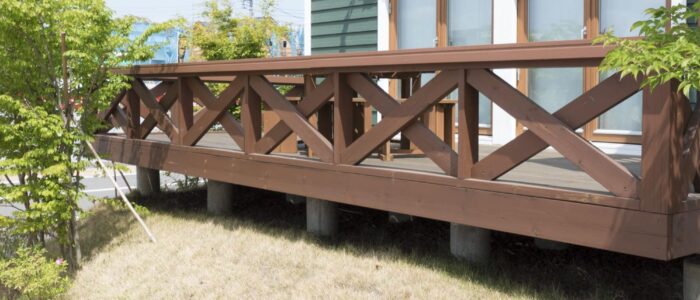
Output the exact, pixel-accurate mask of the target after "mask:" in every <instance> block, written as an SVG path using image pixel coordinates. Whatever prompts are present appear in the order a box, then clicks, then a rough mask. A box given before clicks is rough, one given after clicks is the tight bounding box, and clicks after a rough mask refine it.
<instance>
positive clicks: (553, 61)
mask: <svg viewBox="0 0 700 300" xmlns="http://www.w3.org/2000/svg"><path fill="white" fill-rule="evenodd" d="M611 49H612V48H611V47H609V46H602V45H592V44H591V41H590V40H577V41H555V42H536V43H525V44H502V45H483V46H460V47H448V48H431V49H407V50H392V51H380V52H357V53H341V54H324V55H312V56H295V57H276V58H260V59H240V60H234V61H208V62H190V63H180V64H155V65H138V66H133V67H130V68H120V69H115V70H114V71H115V72H116V73H119V74H124V75H130V76H138V77H143V78H146V77H148V76H186V75H196V76H211V75H231V74H251V75H252V74H258V75H259V74H262V75H269V74H310V75H318V74H327V73H333V72H353V71H357V72H387V73H389V74H390V73H391V72H397V71H406V72H431V71H435V70H446V69H459V68H461V69H464V68H490V69H496V68H528V67H572V66H576V67H579V66H597V65H598V64H600V61H602V59H603V58H604V57H605V55H606V54H607V53H608V52H609V51H610V50H611Z"/></svg>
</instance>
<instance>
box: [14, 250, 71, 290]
mask: <svg viewBox="0 0 700 300" xmlns="http://www.w3.org/2000/svg"><path fill="white" fill-rule="evenodd" d="M66 267H67V264H66V263H65V262H63V261H62V260H56V261H52V260H51V259H49V258H47V257H46V251H45V250H43V249H32V248H20V249H19V250H17V253H16V255H15V256H14V257H13V258H10V259H0V292H4V293H6V294H5V295H0V298H5V297H6V298H9V299H17V298H21V299H55V298H58V297H59V296H60V295H61V294H63V293H64V292H65V291H66V289H67V288H68V284H69V280H68V278H67V277H66V276H65V274H66Z"/></svg>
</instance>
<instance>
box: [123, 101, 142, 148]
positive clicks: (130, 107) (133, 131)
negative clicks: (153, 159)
mask: <svg viewBox="0 0 700 300" xmlns="http://www.w3.org/2000/svg"><path fill="white" fill-rule="evenodd" d="M124 108H125V110H126V124H127V126H126V127H125V128H122V129H123V130H124V132H125V133H126V135H127V136H128V137H129V138H132V139H138V138H139V137H140V135H139V133H140V130H139V129H140V127H141V126H140V125H141V124H140V123H141V103H140V101H139V95H138V94H136V92H135V91H134V90H133V89H130V90H129V91H127V92H126V101H124Z"/></svg>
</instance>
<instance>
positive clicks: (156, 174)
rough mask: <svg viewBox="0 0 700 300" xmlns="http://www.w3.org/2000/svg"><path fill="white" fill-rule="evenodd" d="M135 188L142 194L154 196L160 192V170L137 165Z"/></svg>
mask: <svg viewBox="0 0 700 300" xmlns="http://www.w3.org/2000/svg"><path fill="white" fill-rule="evenodd" d="M136 189H138V191H139V193H141V195H143V196H154V195H157V194H158V193H160V171H158V170H153V169H148V168H142V167H137V168H136Z"/></svg>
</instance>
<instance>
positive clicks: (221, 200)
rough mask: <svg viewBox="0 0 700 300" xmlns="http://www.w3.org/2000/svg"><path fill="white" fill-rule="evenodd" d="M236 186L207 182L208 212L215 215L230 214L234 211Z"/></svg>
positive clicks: (212, 181) (213, 181)
mask: <svg viewBox="0 0 700 300" xmlns="http://www.w3.org/2000/svg"><path fill="white" fill-rule="evenodd" d="M233 191H234V185H233V184H230V183H227V182H220V181H215V180H211V179H209V180H207V212H208V213H210V214H213V215H224V214H228V213H230V212H231V211H232V210H233Z"/></svg>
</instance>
